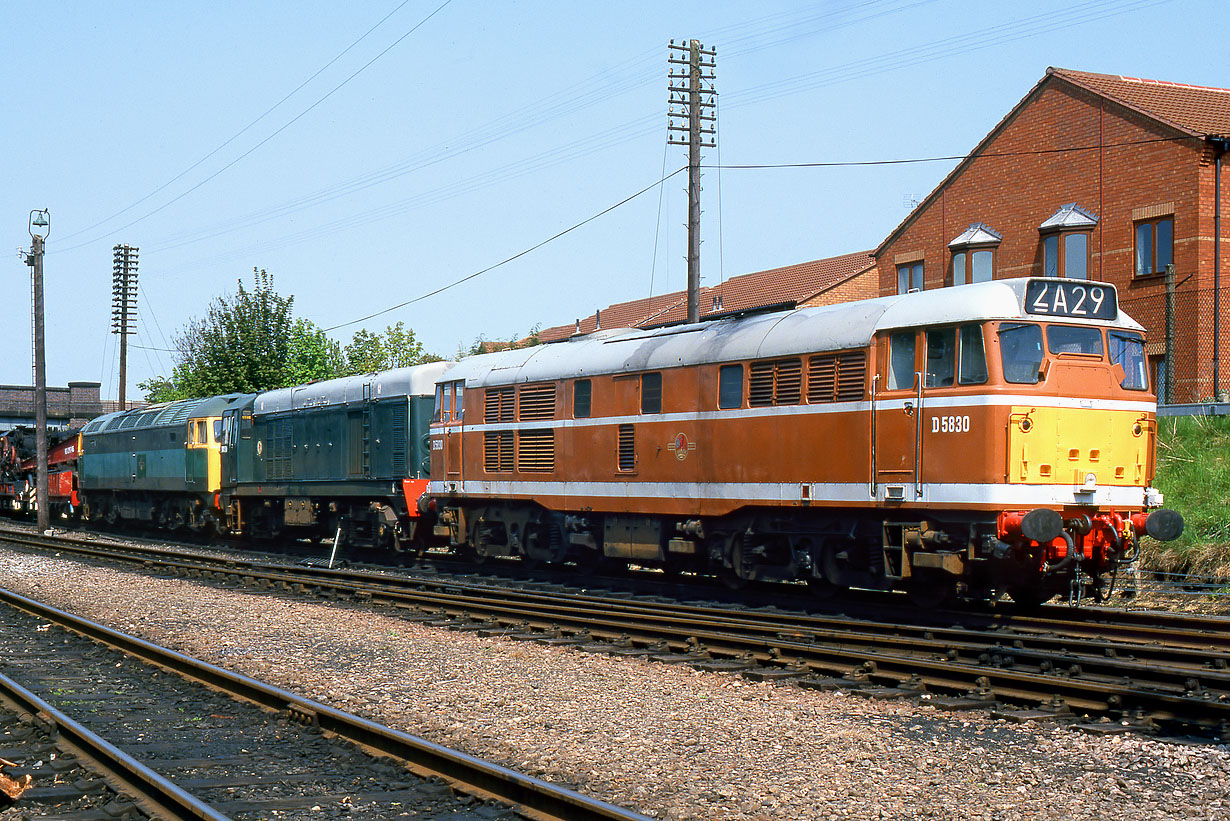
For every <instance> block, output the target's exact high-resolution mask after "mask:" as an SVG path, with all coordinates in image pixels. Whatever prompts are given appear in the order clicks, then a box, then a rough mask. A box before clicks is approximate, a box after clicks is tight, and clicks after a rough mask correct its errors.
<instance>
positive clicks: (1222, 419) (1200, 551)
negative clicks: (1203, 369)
mask: <svg viewBox="0 0 1230 821" xmlns="http://www.w3.org/2000/svg"><path fill="white" fill-rule="evenodd" d="M1153 484H1154V486H1155V487H1157V489H1158V490H1160V491H1162V493H1164V494H1165V495H1166V507H1168V508H1171V509H1173V510H1177V511H1179V513H1181V514H1183V519H1184V520H1185V521H1186V523H1187V524H1186V527H1185V528H1184V531H1183V535H1182V536H1181V537H1179V539H1177V540H1175V541H1173V542H1170V543H1168V544H1162V543H1158V542H1154V541H1153V540H1152V539H1145V540H1144V541H1145V542H1146V544H1145V545H1144V562H1143V564H1144V565H1145V566H1146V567H1150V568H1156V569H1158V570H1168V571H1172V572H1181V573H1200V574H1208V575H1211V576H1216V577H1219V578H1230V417H1227V416H1178V417H1166V418H1162V419H1158V444H1157V475H1156V477H1155V478H1154V482H1153Z"/></svg>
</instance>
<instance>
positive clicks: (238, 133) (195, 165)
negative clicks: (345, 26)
mask: <svg viewBox="0 0 1230 821" xmlns="http://www.w3.org/2000/svg"><path fill="white" fill-rule="evenodd" d="M410 2H411V0H402V2H401V3H400V4H398V5H397V6H396V7H395V8H394V9H393V10H392V11H390V12H389V13H388V14H386V15H385V16H384V17H382V18H380V20H379V21H378V22H377V23H376V24H375V25H374V26H372V27H371V28H369V29H368V30H367V31H365V32H364V33H363V34H362V35H361V36H360V37H359V39H357V40H355V41H354V42H352V43H351V44H350V45H348V46H346V48H344V49H342V50H341V51H340V52H338V54H337V56H335V57H334V58H333V59H332V60H330V61H329V62H327V63H325V64H324V65H323V66H321V67H320V68H318V69H317V70H316V71H315V72H314V73H313V74H312V76H310V77H308V78H307V79H306V80H304V81H303V82H302V83H300V84H299V85H297V86H295V88H294V89H293V90H292V91H290V92H289V93H288V94H286V96H284V97H283V98H282V99H280V100H278V101H277V102H276V103H274V104H273V105H271V106H269V108H267V109H265V111H264V112H263V113H262V114H260V116H258V117H257V118H256V119H254V120H252V121H251V122H250V123H248V124H247V125H245V126H244V127H243V128H241V129H239V130H238V131H236V132H235V133H234V134H232V135H231V136H230V137H229V138H228V139H227V140H226V141H225V142H223V143H222V144H221V145H219V146H218V147H217V148H215V149H214V150H213V151H210V152H209V153H208V154H206V155H205V156H204V157H201V158H200V159H199V160H197V161H196V162H194V163H193V164H192V165H190V166H188V167H187V168H185V169H184V170H183V171H181V172H179V173H178V174H176V175H175V176H174V177H172V178H171V179H169V180H167V181H166V182H164V183H163V184H162V185H160V186H158V187H157V188H155V189H154V190H153V191H151V192H149V193H148V194H146V195H145V196H144V197H141V199H139V200H137V201H136V202H133V203H132V204H130V205H128V206H126V207H124V208H121V209H120V210H119V211H116V212H115V213H114V214H112V215H111V216H109V217H105V218H103V219H101V220H99V221H98V222H96V223H94V224H93V225H88V226H86V227H85V228H81V229H79V230H77V231H74V232H72V233H70V234H68V235H67V236H65V237H63V239H64V240H69V239H72V238H73V237H76V236H79V235H81V234H84V233H86V232H88V231H93V230H94V229H95V228H98V227H99V226H101V225H105V224H107V223H108V222H110V221H111V220H113V219H115V218H116V217H118V216H121V215H122V214H126V213H128V212H129V211H131V210H132V209H134V208H136V207H137V206H138V205H140V204H141V203H143V202H145V201H146V200H148V199H150V198H151V197H154V196H157V195H158V194H160V193H162V192H163V191H165V190H166V189H167V188H169V187H170V186H171V185H173V184H175V183H176V182H179V181H180V180H181V179H183V178H184V177H185V176H187V175H188V174H189V173H191V172H192V171H194V170H195V169H196V168H198V167H199V166H200V165H201V164H202V163H204V162H205V161H206V160H209V159H210V158H212V157H213V156H214V155H215V154H217V153H218V152H219V151H221V150H222V149H224V148H226V147H227V146H228V145H230V144H231V143H233V142H235V140H237V139H239V138H240V137H242V136H243V135H244V134H246V133H247V132H248V131H250V130H251V129H252V128H253V127H254V126H255V125H256V124H257V123H259V122H260V121H261V120H263V119H265V118H266V117H268V116H269V115H270V114H272V113H273V112H274V111H275V110H277V109H278V108H279V107H281V105H282V104H283V103H285V102H286V101H287V100H289V99H290V98H291V97H293V96H295V95H296V94H298V93H299V92H300V91H302V90H303V88H304V87H305V86H307V85H308V84H309V83H311V82H312V81H313V80H315V79H316V78H317V77H319V76H320V75H321V74H323V73H324V72H325V71H327V70H328V69H329V68H331V67H332V66H333V64H334V63H336V62H337V61H338V60H340V59H342V58H343V57H345V56H346V55H347V54H348V53H350V51H351V50H352V49H354V47H355V46H357V45H359V43H361V42H363V41H364V40H366V39H367V37H368V36H369V35H370V34H371V33H372V32H374V31H375V30H376V29H378V28H380V27H381V26H382V25H384V23H385V21H387V20H388V19H389V18H390V17H392V16H393V15H394V14H397V12H399V11H401V10H402V8H403V7H404V6H405V5H406V4H408V3H410ZM100 239H101V238H100Z"/></svg>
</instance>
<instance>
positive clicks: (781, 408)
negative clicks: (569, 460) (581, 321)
mask: <svg viewBox="0 0 1230 821" xmlns="http://www.w3.org/2000/svg"><path fill="white" fill-rule="evenodd" d="M917 401H918V399H917V397H916V396H902V397H895V398H893V399H886V400H877V401H876V409H877V410H900V409H901V408H903V407H904V406H905V404H906V403H907V402H908V403H910V404H911V405H913V404H914V403H915V402H917ZM1014 405H1028V406H1030V407H1034V408H1071V409H1074V410H1102V411H1135V412H1137V413H1155V412H1156V411H1157V403H1155V402H1150V401H1139V402H1137V401H1132V400H1106V399H1090V398H1089V397H1075V396H1037V395H1034V394H984V395H981V396H928V395H927V394H925V393H924V394H923V410H924V411H925V410H926V409H928V408H946V409H947V408H985V407H1012V406H1014ZM870 412H871V403H870V402H868V401H862V402H834V403H831V404H823V405H777V406H766V407H763V408H742V409H736V410H714V411H699V412H697V411H692V412H688V413H654V414H636V415H633V416H602V417H596V418H591V419H557V420H547V421H542V422H493V423H490V424H486V423H483V424H473V425H471V424H465V423H462V425H460V426H458V427H464V429H465V430H466V431H473V432H475V433H482V432H484V431H489V430H513V429H517V430H541V429H546V428H588V427H596V426H602V425H621V424H622V425H627V424H632V423H636V422H669V423H674V424H677V423H681V422H710V421H715V420H719V419H755V418H764V417H774V418H779V417H784V416H817V415H824V414H832V413H870ZM442 432H443V427H442V426H440V425H439V424H434V425H432V434H433V435H439V434H440V433H442Z"/></svg>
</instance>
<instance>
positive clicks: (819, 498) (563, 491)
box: [428, 480, 1146, 509]
mask: <svg viewBox="0 0 1230 821" xmlns="http://www.w3.org/2000/svg"><path fill="white" fill-rule="evenodd" d="M805 486H806V487H807V488H808V495H809V500H810V501H811V502H812V503H813V504H818V503H824V502H836V503H841V504H852V505H860V506H862V505H871V504H872V503H873V502H874V503H879V504H884V503H885V500H886V498H887V491H888V488H889V487H890V486H892V487H902V488H903V489H904V493H905V495H904V499H903V501H904V502H905V503H906V504H909V505H926V504H932V505H935V504H940V505H945V506H968V507H993V508H996V509H1006V508H1026V507H1038V506H1048V505H1093V506H1099V507H1117V508H1139V507H1143V506H1144V504H1145V492H1146V491H1145V488H1140V487H1110V486H1102V487H1097V488H1094V489H1093V490H1092V491H1086V490H1085V488H1083V487H1074V486H1072V485H1011V484H954V483H934V484H924V485H923V486H922V495H921V496H915V494H914V485H913V483H911V482H905V483H881V484H880V485H879V486H878V489H877V494H876V497H875V498H874V499H873V498H872V496H871V486H870V484H867V483H863V482H816V483H799V482H636V481H620V482H551V481H544V482H538V481H507V480H504V481H483V480H480V481H463V482H449V481H437V480H433V481H432V482H431V483H430V484H429V485H428V490H429V492H430V493H431V494H432V495H433V496H447V495H448V494H449V493H460V494H462V495H465V496H478V497H484V496H495V497H501V498H507V497H517V498H522V499H533V498H537V497H541V496H556V497H577V498H579V499H654V498H670V499H680V498H684V499H696V500H708V501H725V502H746V503H748V504H766V503H771V504H783V503H784V504H794V503H797V502H800V501H802V499H803V490H802V489H803V487H805ZM897 504H900V503H896V502H895V503H892V504H891V505H889V506H890V507H892V506H896V505H897Z"/></svg>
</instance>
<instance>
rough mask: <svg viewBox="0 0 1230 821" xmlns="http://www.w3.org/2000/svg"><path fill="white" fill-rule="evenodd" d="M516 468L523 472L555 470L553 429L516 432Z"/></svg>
mask: <svg viewBox="0 0 1230 821" xmlns="http://www.w3.org/2000/svg"><path fill="white" fill-rule="evenodd" d="M517 470H519V471H522V472H523V473H551V472H553V471H554V470H555V431H553V430H523V431H521V432H520V433H518V434H517Z"/></svg>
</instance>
